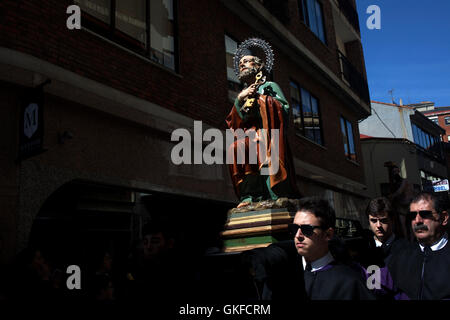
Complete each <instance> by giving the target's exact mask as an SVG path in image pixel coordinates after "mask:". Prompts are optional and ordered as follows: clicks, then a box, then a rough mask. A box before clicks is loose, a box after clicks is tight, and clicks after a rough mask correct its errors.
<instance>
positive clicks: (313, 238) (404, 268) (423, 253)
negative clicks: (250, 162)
mask: <svg viewBox="0 0 450 320" xmlns="http://www.w3.org/2000/svg"><path fill="white" fill-rule="evenodd" d="M366 214H367V216H368V219H369V224H370V229H371V232H372V235H371V236H370V237H369V238H367V239H366V240H367V241H366V244H365V246H363V247H361V246H360V251H359V252H357V253H356V254H350V251H351V250H347V249H348V248H347V249H346V248H345V243H343V242H342V241H339V239H336V238H335V235H334V221H335V213H334V210H333V208H332V207H331V206H330V204H329V203H328V202H327V201H325V200H321V199H314V198H305V199H301V200H300V201H299V202H298V206H297V211H296V215H295V218H294V221H293V223H292V224H290V225H289V230H290V232H291V234H292V237H293V240H291V241H286V242H280V243H275V244H272V245H270V246H269V247H267V248H260V249H254V250H251V251H249V252H246V253H245V255H246V256H247V261H248V263H249V265H250V267H251V268H253V270H254V272H255V275H256V276H255V281H256V283H258V287H259V288H260V296H261V297H262V298H263V299H270V300H286V299H295V300H299V299H309V300H372V299H377V300H442V299H449V298H450V282H449V281H448V280H449V279H448V274H447V272H446V270H448V268H449V267H450V249H449V248H450V246H448V245H447V242H448V233H447V228H448V212H447V207H446V205H445V202H443V201H441V200H440V199H439V198H437V197H436V196H435V195H434V194H431V193H426V192H422V193H419V194H418V195H416V196H415V197H414V198H413V199H412V200H411V202H410V204H409V212H408V213H407V215H406V219H407V221H408V223H409V224H410V227H411V230H412V233H413V235H414V237H415V239H414V240H413V241H408V240H406V239H405V238H403V237H402V235H398V234H395V232H394V230H396V228H395V221H396V220H397V219H395V217H396V214H397V213H396V212H395V211H394V210H393V207H392V205H391V203H390V201H389V200H388V199H387V198H384V197H380V198H375V199H372V200H371V201H370V203H369V205H368V207H367V210H366ZM361 248H362V249H361Z"/></svg>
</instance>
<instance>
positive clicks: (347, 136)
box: [341, 117, 356, 161]
mask: <svg viewBox="0 0 450 320" xmlns="http://www.w3.org/2000/svg"><path fill="white" fill-rule="evenodd" d="M341 132H342V139H343V143H344V152H345V156H346V157H347V159H349V160H353V161H356V152H355V140H354V136H353V126H352V124H351V123H350V121H348V120H347V119H345V118H343V117H341Z"/></svg>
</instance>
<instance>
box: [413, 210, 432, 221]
mask: <svg viewBox="0 0 450 320" xmlns="http://www.w3.org/2000/svg"><path fill="white" fill-rule="evenodd" d="M417 215H419V216H420V217H421V218H422V219H431V218H433V211H431V210H420V211H409V212H408V214H407V218H409V219H411V220H414V219H415V218H416V217H417Z"/></svg>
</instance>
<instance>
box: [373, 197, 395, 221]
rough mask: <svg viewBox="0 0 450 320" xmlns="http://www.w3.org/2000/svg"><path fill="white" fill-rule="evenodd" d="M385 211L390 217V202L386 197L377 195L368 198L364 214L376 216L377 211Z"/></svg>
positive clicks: (391, 213) (391, 212) (391, 215)
mask: <svg viewBox="0 0 450 320" xmlns="http://www.w3.org/2000/svg"><path fill="white" fill-rule="evenodd" d="M382 212H386V213H387V215H388V217H389V218H392V217H393V216H394V215H393V211H392V204H391V202H390V201H389V199H388V198H386V197H378V198H374V199H372V200H370V202H369V204H368V206H367V209H366V215H367V216H369V215H371V216H376V215H377V214H378V213H382Z"/></svg>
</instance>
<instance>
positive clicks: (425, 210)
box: [388, 192, 450, 300]
mask: <svg viewBox="0 0 450 320" xmlns="http://www.w3.org/2000/svg"><path fill="white" fill-rule="evenodd" d="M448 219H449V217H448V212H447V207H446V205H445V204H444V202H442V201H441V200H439V199H438V198H437V197H436V196H435V195H433V194H430V193H426V192H423V193H420V194H418V195H417V196H416V197H414V199H413V200H412V201H411V204H410V212H409V220H410V221H411V227H412V230H413V232H414V235H415V238H416V239H417V242H418V243H417V244H416V245H415V246H413V247H412V248H411V249H410V250H403V251H402V252H400V253H399V254H398V255H396V256H394V257H393V259H392V260H391V261H390V262H389V265H388V266H389V270H390V272H391V274H392V278H393V279H394V284H395V285H396V286H397V287H398V288H399V289H400V290H401V291H402V292H403V293H402V294H401V295H398V296H397V298H398V299H413V300H440V299H450V274H449V272H448V271H449V269H450V245H449V244H448V234H447V231H446V229H447V225H448Z"/></svg>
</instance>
